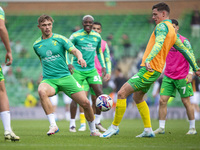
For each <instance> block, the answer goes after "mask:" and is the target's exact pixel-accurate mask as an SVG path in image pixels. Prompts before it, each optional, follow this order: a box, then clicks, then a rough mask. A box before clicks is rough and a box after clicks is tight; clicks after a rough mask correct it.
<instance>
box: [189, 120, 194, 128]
mask: <svg viewBox="0 0 200 150" xmlns="http://www.w3.org/2000/svg"><path fill="white" fill-rule="evenodd" d="M189 123H190V129H191V128H195V120H189Z"/></svg>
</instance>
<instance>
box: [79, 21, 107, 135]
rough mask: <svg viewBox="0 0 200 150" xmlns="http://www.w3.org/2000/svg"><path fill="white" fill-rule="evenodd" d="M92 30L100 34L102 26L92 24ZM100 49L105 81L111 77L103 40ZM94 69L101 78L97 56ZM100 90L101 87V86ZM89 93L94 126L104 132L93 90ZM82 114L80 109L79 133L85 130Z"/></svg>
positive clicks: (96, 23)
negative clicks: (103, 62)
mask: <svg viewBox="0 0 200 150" xmlns="http://www.w3.org/2000/svg"><path fill="white" fill-rule="evenodd" d="M92 29H93V30H94V31H96V32H97V33H99V34H100V33H101V32H102V25H101V23H100V22H94V23H93V26H92ZM101 49H102V52H103V56H104V60H105V64H106V75H105V77H104V80H105V81H108V80H110V77H111V61H110V50H109V48H108V45H107V42H106V41H104V40H103V39H102V40H101ZM95 68H96V69H97V72H98V74H99V75H100V77H102V72H101V71H102V67H101V64H100V62H99V60H98V57H97V55H96V56H95ZM101 88H102V85H101ZM90 92H91V97H92V105H93V106H92V107H93V111H94V113H95V125H96V128H97V129H98V130H99V131H101V132H105V131H106V129H105V128H104V127H103V126H102V125H101V123H100V118H101V111H100V110H99V109H97V108H96V104H95V103H96V99H97V97H96V95H95V92H94V90H93V89H91V90H90ZM84 120H85V119H84V113H83V110H82V108H81V107H80V122H81V126H80V128H79V131H85V130H86V124H85V123H84Z"/></svg>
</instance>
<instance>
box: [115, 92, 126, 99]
mask: <svg viewBox="0 0 200 150" xmlns="http://www.w3.org/2000/svg"><path fill="white" fill-rule="evenodd" d="M117 98H118V99H125V98H126V97H125V94H124V92H123V91H122V90H119V91H118V92H117Z"/></svg>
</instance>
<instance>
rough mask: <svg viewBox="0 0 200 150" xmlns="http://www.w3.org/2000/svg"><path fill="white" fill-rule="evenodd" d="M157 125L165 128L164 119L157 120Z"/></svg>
mask: <svg viewBox="0 0 200 150" xmlns="http://www.w3.org/2000/svg"><path fill="white" fill-rule="evenodd" d="M159 127H160V128H163V129H165V120H159Z"/></svg>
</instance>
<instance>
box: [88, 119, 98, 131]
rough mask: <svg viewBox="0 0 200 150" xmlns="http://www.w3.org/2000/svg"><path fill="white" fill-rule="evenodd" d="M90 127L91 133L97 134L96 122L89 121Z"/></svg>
mask: <svg viewBox="0 0 200 150" xmlns="http://www.w3.org/2000/svg"><path fill="white" fill-rule="evenodd" d="M88 125H89V128H90V132H95V131H96V127H95V123H94V120H93V121H88Z"/></svg>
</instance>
